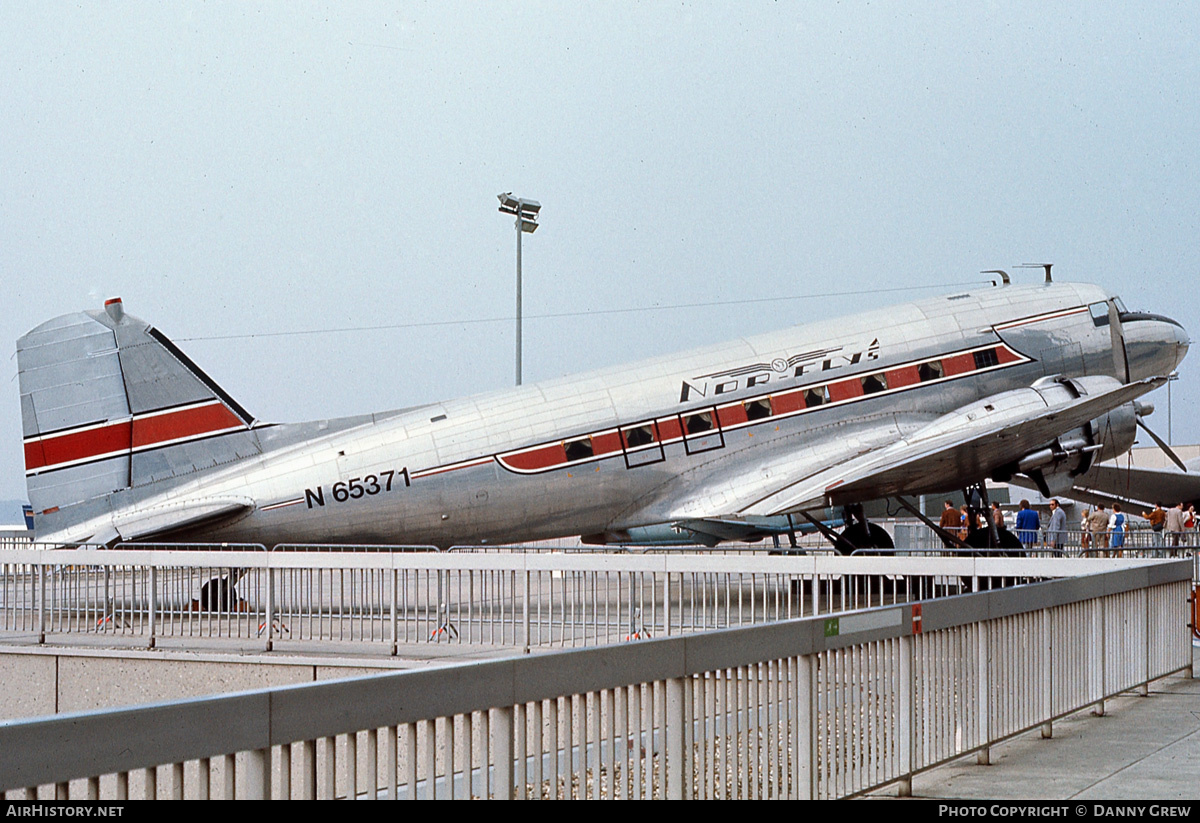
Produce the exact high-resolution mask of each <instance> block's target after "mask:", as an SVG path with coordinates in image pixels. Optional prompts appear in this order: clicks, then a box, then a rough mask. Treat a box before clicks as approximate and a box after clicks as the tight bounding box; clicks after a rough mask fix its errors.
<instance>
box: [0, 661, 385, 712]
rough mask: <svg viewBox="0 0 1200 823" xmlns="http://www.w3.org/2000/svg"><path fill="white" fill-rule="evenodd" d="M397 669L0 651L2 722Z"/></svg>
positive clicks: (359, 664) (366, 664) (366, 665)
mask: <svg viewBox="0 0 1200 823" xmlns="http://www.w3.org/2000/svg"><path fill="white" fill-rule="evenodd" d="M397 668H398V666H397V665H396V664H395V663H394V662H389V661H381V662H380V663H379V664H378V665H372V664H371V663H369V662H364V661H362V660H358V661H355V664H354V665H349V664H345V665H343V664H340V663H338V662H336V661H334V662H320V661H314V660H312V659H303V658H301V659H295V660H289V659H286V658H283V659H280V658H278V657H276V658H275V659H274V660H266V659H262V658H260V657H258V656H254V655H218V654H207V655H203V656H200V655H195V654H185V653H179V654H172V653H155V652H144V651H139V650H86V651H81V650H65V649H47V648H40V649H37V650H33V649H30V650H24V649H20V650H13V649H4V650H0V683H2V684H4V687H3V688H2V689H0V720H12V719H16V718H27V717H41V716H44V715H53V714H61V713H65V712H80V711H90V710H94V709H111V708H118V707H122V706H134V705H145V704H148V703H162V702H166V701H170V700H180V699H184V698H190V697H203V696H205V695H214V694H228V693H231V692H239V691H247V690H251V689H265V688H271V687H277V686H290V685H293V684H296V683H313V682H316V681H318V680H335V679H338V678H343V677H358V676H361V675H367V674H379V673H381V672H386V671H395V670H396V669H397Z"/></svg>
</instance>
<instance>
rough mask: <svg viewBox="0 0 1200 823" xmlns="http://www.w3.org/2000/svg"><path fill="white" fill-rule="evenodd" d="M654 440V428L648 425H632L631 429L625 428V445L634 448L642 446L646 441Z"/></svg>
mask: <svg viewBox="0 0 1200 823" xmlns="http://www.w3.org/2000/svg"><path fill="white" fill-rule="evenodd" d="M653 442H654V429H653V428H651V427H650V426H634V427H633V428H632V429H626V430H625V447H626V448H629V449H636V448H637V447H638V446H644V445H646V444H647V443H653Z"/></svg>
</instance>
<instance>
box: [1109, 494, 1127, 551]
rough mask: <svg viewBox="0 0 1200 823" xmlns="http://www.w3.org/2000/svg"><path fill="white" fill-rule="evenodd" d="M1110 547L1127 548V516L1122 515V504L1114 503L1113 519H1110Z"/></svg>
mask: <svg viewBox="0 0 1200 823" xmlns="http://www.w3.org/2000/svg"><path fill="white" fill-rule="evenodd" d="M1108 532H1109V540H1108V545H1109V546H1111V547H1112V548H1114V549H1120V548H1123V547H1124V546H1125V515H1124V514H1122V513H1121V504H1120V503H1113V513H1112V517H1110V518H1108Z"/></svg>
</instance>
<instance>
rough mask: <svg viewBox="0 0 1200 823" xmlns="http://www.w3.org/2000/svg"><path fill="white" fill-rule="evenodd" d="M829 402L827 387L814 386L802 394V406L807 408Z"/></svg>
mask: <svg viewBox="0 0 1200 823" xmlns="http://www.w3.org/2000/svg"><path fill="white" fill-rule="evenodd" d="M828 402H829V387H828V386H816V387H814V388H811V389H806V390H805V392H804V405H805V406H807V407H808V408H810V409H811V408H812V407H813V406H820V405H821V404H822V403H828Z"/></svg>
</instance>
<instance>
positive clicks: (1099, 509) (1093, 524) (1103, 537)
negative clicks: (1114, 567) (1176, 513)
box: [1087, 503, 1182, 552]
mask: <svg viewBox="0 0 1200 823" xmlns="http://www.w3.org/2000/svg"><path fill="white" fill-rule="evenodd" d="M1181 522H1182V521H1181ZM1087 526H1088V531H1089V532H1091V535H1092V551H1094V552H1098V551H1100V550H1101V549H1107V548H1108V512H1106V511H1105V510H1104V504H1103V503H1097V504H1096V505H1095V507H1094V508H1093V509H1092V511H1091V513H1090V514H1089V515H1088V516H1087Z"/></svg>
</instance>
